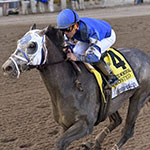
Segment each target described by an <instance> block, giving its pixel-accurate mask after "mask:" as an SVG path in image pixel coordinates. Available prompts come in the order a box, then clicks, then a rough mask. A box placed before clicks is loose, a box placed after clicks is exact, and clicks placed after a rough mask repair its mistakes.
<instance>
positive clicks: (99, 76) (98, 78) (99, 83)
mask: <svg viewBox="0 0 150 150" xmlns="http://www.w3.org/2000/svg"><path fill="white" fill-rule="evenodd" d="M91 72H92V73H94V75H95V77H96V80H97V82H98V85H99V88H100V91H101V93H102V97H103V100H104V103H106V98H105V95H104V92H103V86H102V83H103V80H102V76H101V74H100V73H99V72H98V71H97V70H96V69H94V68H93V69H91Z"/></svg>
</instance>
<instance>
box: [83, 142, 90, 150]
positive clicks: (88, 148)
mask: <svg viewBox="0 0 150 150" xmlns="http://www.w3.org/2000/svg"><path fill="white" fill-rule="evenodd" d="M92 146H93V143H90V142H87V143H83V144H82V148H83V150H90V149H91V148H92Z"/></svg>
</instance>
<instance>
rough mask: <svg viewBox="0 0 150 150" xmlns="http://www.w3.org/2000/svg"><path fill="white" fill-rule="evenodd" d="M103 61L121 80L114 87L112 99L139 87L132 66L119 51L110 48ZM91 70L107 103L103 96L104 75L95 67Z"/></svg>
mask: <svg viewBox="0 0 150 150" xmlns="http://www.w3.org/2000/svg"><path fill="white" fill-rule="evenodd" d="M103 59H104V61H105V62H106V63H107V64H108V65H109V66H110V68H111V69H112V71H113V73H114V75H116V77H117V78H118V79H119V81H118V83H117V84H115V85H114V86H112V89H111V93H112V94H111V98H115V97H116V96H118V95H119V94H121V93H123V92H125V91H128V90H131V89H134V88H137V87H138V86H139V84H138V82H137V79H136V77H135V75H134V72H133V70H132V68H131V66H130V65H129V63H128V62H127V60H126V59H125V58H124V56H123V55H122V54H121V53H120V52H119V51H118V50H115V49H113V48H109V49H108V50H107V54H106V55H105V56H104V58H103ZM88 69H89V68H88ZM89 70H90V71H91V72H92V73H94V75H95V77H96V79H97V82H98V84H99V87H100V90H101V92H102V96H103V99H104V102H106V100H105V96H104V94H103V82H104V80H103V77H102V75H101V74H100V73H99V72H98V71H97V70H96V69H94V67H91V68H90V69H89Z"/></svg>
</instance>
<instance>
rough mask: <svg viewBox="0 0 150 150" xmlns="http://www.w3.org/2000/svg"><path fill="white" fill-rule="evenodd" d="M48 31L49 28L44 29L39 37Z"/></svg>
mask: <svg viewBox="0 0 150 150" xmlns="http://www.w3.org/2000/svg"><path fill="white" fill-rule="evenodd" d="M47 30H48V27H46V28H44V29H43V30H41V31H40V33H39V35H40V36H43V35H44V34H45V33H46V32H47Z"/></svg>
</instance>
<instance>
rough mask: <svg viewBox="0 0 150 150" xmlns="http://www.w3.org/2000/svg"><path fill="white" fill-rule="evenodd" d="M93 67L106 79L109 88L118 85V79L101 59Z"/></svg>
mask: <svg viewBox="0 0 150 150" xmlns="http://www.w3.org/2000/svg"><path fill="white" fill-rule="evenodd" d="M95 65H96V66H97V67H98V68H99V69H100V70H101V71H102V72H103V73H104V75H106V76H107V77H108V83H109V84H110V85H111V86H114V85H115V84H116V83H118V81H119V80H118V78H117V77H116V76H115V75H114V74H113V72H112V70H111V68H110V66H109V65H108V64H107V63H106V62H105V61H104V60H103V59H101V60H100V61H99V62H98V63H95Z"/></svg>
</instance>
